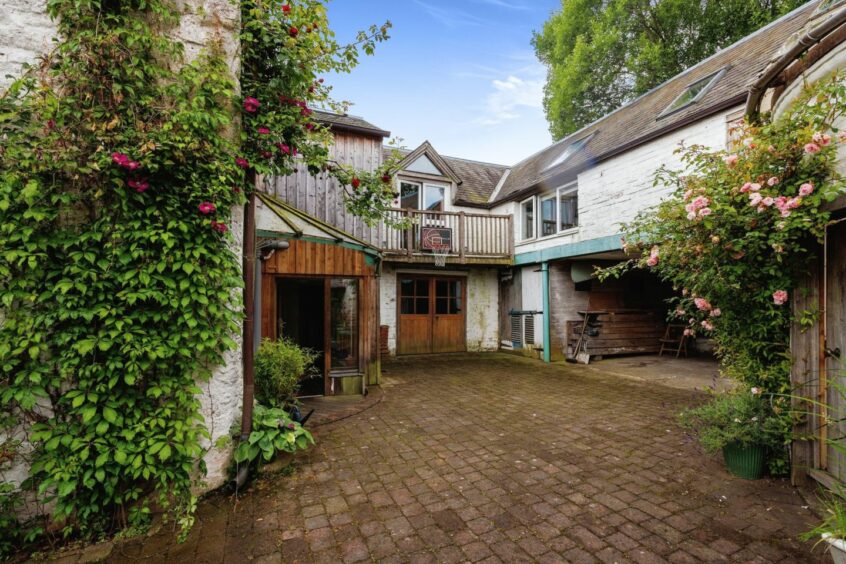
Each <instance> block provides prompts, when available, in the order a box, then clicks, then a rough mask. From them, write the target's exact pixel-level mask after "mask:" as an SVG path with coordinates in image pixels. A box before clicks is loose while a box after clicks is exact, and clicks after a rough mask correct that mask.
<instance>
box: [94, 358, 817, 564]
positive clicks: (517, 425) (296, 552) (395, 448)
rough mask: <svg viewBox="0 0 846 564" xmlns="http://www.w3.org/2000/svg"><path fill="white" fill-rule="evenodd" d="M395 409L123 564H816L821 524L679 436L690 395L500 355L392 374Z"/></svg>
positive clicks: (351, 425) (418, 363) (388, 375)
mask: <svg viewBox="0 0 846 564" xmlns="http://www.w3.org/2000/svg"><path fill="white" fill-rule="evenodd" d="M384 379H385V384H384V386H383V391H384V398H383V399H382V401H381V402H380V403H379V404H378V405H375V406H373V407H372V408H371V409H368V410H367V411H364V412H362V413H360V414H358V415H355V416H353V417H350V418H347V419H345V420H343V421H338V422H336V423H331V424H329V425H325V426H321V427H319V428H317V429H315V434H316V439H317V446H316V447H314V448H312V449H311V450H310V451H309V452H307V453H305V454H302V455H300V456H299V457H298V459H297V462H296V471H295V473H294V474H293V475H292V476H276V477H271V478H268V479H264V480H261V481H259V482H258V483H256V484H254V485H253V487H252V488H251V490H250V491H249V492H247V493H246V494H244V495H242V496H241V497H240V499H239V500H238V502H237V504H235V503H233V501H234V500H233V499H232V498H230V497H225V496H222V495H218V496H211V497H210V498H209V499H207V500H205V501H203V502H202V503H201V504H200V508H199V511H198V515H197V524H196V526H195V528H194V529H193V531H192V532H191V535H190V536H189V538H188V540H187V541H186V542H185V543H183V544H176V543H175V542H174V540H173V535H172V533H171V531H170V530H162V531H160V532H159V533H157V534H156V535H153V536H151V537H149V538H144V539H135V540H132V541H128V542H125V543H122V544H118V545H116V546H115V547H114V549H113V550H112V551H111V554H110V556H109V558H110V560H111V561H114V562H125V561H130V560H138V559H147V560H148V561H150V562H224V561H225V562H243V561H248V560H257V561H260V562H280V561H285V562H333V563H334V562H356V561H365V560H378V561H389V562H393V561H396V562H405V561H414V562H435V561H438V562H465V561H485V562H500V561H501V562H514V561H571V562H594V561H605V562H613V561H618V562H623V561H634V562H664V561H669V562H695V561H696V562H698V561H719V560H729V561H739V562H780V561H793V562H808V561H812V560H814V559H818V560H822V559H823V556H824V554H823V552H822V548H817V550H816V551H815V552H814V553H813V554H811V553H810V552H809V551H810V545H807V544H801V543H799V542H798V541H797V540H796V535H797V534H798V533H800V532H802V531H804V530H807V529H808V528H809V527H810V526H811V525H812V524H813V523H814V521H815V517H814V515H813V514H812V513H811V512H810V511H809V510H808V509H807V508H803V502H802V498H801V497H800V496H799V495H798V493H797V492H796V491H795V490H794V489H793V488H791V487H790V485H789V484H788V483H787V482H785V481H782V480H766V479H765V480H759V481H752V482H750V481H744V480H741V479H739V478H733V477H731V476H729V475H728V474H727V473H726V472H725V471H724V470H723V468H722V465H721V464H720V463H719V461H716V460H712V459H710V458H708V457H706V456H704V455H703V454H702V453H701V452H700V450H699V449H698V447H697V445H696V444H695V443H693V442H691V441H690V440H689V439H688V438H687V437H685V436H684V435H683V434H682V432H681V431H680V430H679V428H678V427H677V426H676V424H675V422H674V421H675V414H676V413H677V412H678V411H679V409H680V408H681V407H683V406H685V405H688V404H690V403H693V402H696V401H700V400H701V399H702V396H701V395H698V394H697V393H695V392H689V391H684V390H678V389H672V388H667V387H663V386H660V385H656V384H650V383H641V382H636V381H631V380H621V379H619V378H615V377H611V376H607V375H604V374H602V373H600V372H597V371H595V370H591V371H585V370H581V369H580V368H579V367H578V366H568V365H563V366H558V365H556V366H547V365H544V364H542V363H540V362H537V361H533V360H529V359H524V358H520V357H515V356H509V355H504V354H484V355H482V354H478V355H470V354H462V355H448V356H446V355H445V356H437V357H418V358H412V359H403V360H401V361H397V362H393V363H389V364H386V366H385V374H384Z"/></svg>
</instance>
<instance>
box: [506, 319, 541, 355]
mask: <svg viewBox="0 0 846 564" xmlns="http://www.w3.org/2000/svg"><path fill="white" fill-rule="evenodd" d="M540 313H542V312H540V311H512V312H510V314H509V315H510V316H511V347H512V348H513V349H515V350H518V349H534V348H536V346H535V316H536V315H538V314H540Z"/></svg>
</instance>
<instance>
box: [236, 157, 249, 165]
mask: <svg viewBox="0 0 846 564" xmlns="http://www.w3.org/2000/svg"><path fill="white" fill-rule="evenodd" d="M235 164H236V165H238V166H240V167H241V168H249V167H250V161H248V160H247V159H245V158H242V157H238V158H237V159H235Z"/></svg>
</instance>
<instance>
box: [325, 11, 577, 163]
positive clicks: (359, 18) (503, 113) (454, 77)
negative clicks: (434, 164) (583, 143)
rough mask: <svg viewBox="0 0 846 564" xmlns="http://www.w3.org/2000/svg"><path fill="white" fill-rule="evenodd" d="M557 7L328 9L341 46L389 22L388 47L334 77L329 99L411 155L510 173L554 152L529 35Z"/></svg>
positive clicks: (540, 72)
mask: <svg viewBox="0 0 846 564" xmlns="http://www.w3.org/2000/svg"><path fill="white" fill-rule="evenodd" d="M560 6H561V0H332V1H331V2H330V3H329V18H330V25H331V26H332V28H333V29H334V30H335V33H336V34H337V37H338V40H339V41H341V42H349V41H351V40H352V39H353V38H354V37H355V33H356V31H358V30H359V29H364V28H366V27H368V26H369V25H370V24H373V23H376V24H381V23H383V22H384V21H385V20H390V21H391V23H393V29H392V30H391V39H390V40H388V41H387V42H385V43H382V44H380V45H379V46H378V47H377V50H376V53H375V54H374V55H373V56H371V57H366V56H364V57H362V59H361V64H360V65H359V66H358V67H357V68H356V69H355V70H353V72H352V74H350V75H333V76H330V77H328V80H327V82H329V83H330V84H332V85H333V86H334V91H333V96H334V97H335V98H336V99H338V100H348V101H350V102H353V105H352V107H351V108H350V110H349V113H350V114H352V115H358V116H361V117H364V118H365V119H367V120H369V121H371V122H372V123H374V124H376V125H378V126H379V127H382V128H384V129H387V130H388V131H390V132H391V134H392V135H393V136H396V137H401V138H403V145H405V146H406V147H409V148H414V147H416V146H417V145H419V144H420V143H422V142H423V141H425V140H427V139H428V140H429V141H430V142H431V143H432V144H433V145H434V146H435V149H437V150H438V152H440V153H441V154H444V155H449V156H453V157H462V158H467V159H474V160H480V161H487V162H495V163H500V164H507V165H510V164H514V163H516V162H517V161H519V160H520V159H522V158H524V157H527V156H529V155H530V154H532V153H534V152H535V151H537V150H539V149H541V148H543V147H545V146H547V145H548V144H549V143H551V137H550V135H549V129H548V126H547V123H546V119H545V118H544V115H543V108H542V98H543V84H544V79H545V76H546V71H545V69H544V67H543V66H542V65H541V64H540V63H538V61H537V59H536V58H535V56H534V52H533V50H532V46H531V43H530V42H531V38H532V32H533V31H534V30H538V29H540V28H541V26H542V25H543V22H544V21H545V20H546V19H547V18H548V17H549V15H550V14H551V13H552V12H553V11H554V10H556V9H559V8H560Z"/></svg>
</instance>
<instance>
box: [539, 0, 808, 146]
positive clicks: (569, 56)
mask: <svg viewBox="0 0 846 564" xmlns="http://www.w3.org/2000/svg"><path fill="white" fill-rule="evenodd" d="M803 3H804V0H566V1H564V0H562V8H561V11H559V12H556V13H555V14H553V15H552V16H551V17H550V19H549V20H547V22H546V23H545V24H544V26H543V29H542V30H541V31H540V32H537V33H535V36H534V38H533V40H532V44H533V46H534V48H535V53H536V54H537V57H538V59H540V61H541V62H542V63H544V64H545V65H546V66H547V67H548V69H549V74H548V77H547V83H546V88H545V96H544V108H545V110H546V116H547V119H548V120H549V124H550V131H551V132H552V135H553V137H554V138H555V139H560V138H562V137H564V136H566V135H568V134H570V133H572V132H573V131H576V130H578V129H579V128H581V127H583V126H584V125H586V124H588V123H590V122H592V121H594V120H596V119H598V118H600V117H602V116H603V115H605V114H607V113H608V112H610V111H612V110H614V109H616V108H618V107H620V106H621V105H623V104H625V103H626V102H628V101H629V100H632V99H633V98H635V97H636V96H639V95H640V94H643V93H644V92H647V91H648V90H650V89H651V88H654V87H655V86H657V85H659V84H661V83H662V82H664V81H666V80H668V79H670V78H672V77H673V76H675V75H676V74H678V73H679V72H681V71H683V70H684V69H686V68H688V67H690V66H693V65H695V64H696V63H698V62H699V61H701V60H702V59H705V58H706V57H708V56H710V55H712V54H713V53H715V52H716V51H718V50H720V49H722V48H724V47H727V46H728V45H730V44H732V43H734V42H735V41H737V40H739V39H741V38H742V37H745V36H746V35H749V34H750V33H752V32H753V31H755V30H756V29H759V28H760V27H762V26H763V25H765V24H767V23H769V22H771V21H773V20H774V19H776V18H777V17H779V16H781V15H783V14H785V13H787V12H789V11H790V10H792V9H794V8H796V7H798V6H800V5H802V4H803Z"/></svg>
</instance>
